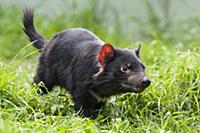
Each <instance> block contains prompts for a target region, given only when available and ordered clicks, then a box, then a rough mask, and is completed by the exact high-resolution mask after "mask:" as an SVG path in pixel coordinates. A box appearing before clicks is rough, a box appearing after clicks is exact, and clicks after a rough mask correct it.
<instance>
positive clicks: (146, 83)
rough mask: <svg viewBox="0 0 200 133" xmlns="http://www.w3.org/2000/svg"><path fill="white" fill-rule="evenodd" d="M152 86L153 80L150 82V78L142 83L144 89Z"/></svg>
mask: <svg viewBox="0 0 200 133" xmlns="http://www.w3.org/2000/svg"><path fill="white" fill-rule="evenodd" d="M150 84H151V80H149V79H148V78H144V80H143V81H142V86H143V87H145V88H146V87H148V86H149V85H150Z"/></svg>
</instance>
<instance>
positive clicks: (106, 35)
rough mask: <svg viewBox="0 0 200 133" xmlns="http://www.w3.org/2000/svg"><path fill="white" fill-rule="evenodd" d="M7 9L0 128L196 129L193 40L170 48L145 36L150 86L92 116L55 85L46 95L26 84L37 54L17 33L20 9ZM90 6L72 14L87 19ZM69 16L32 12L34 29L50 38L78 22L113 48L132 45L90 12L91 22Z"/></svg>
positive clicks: (1, 35)
mask: <svg viewBox="0 0 200 133" xmlns="http://www.w3.org/2000/svg"><path fill="white" fill-rule="evenodd" d="M10 9H12V10H8V11H7V12H5V11H4V8H0V11H1V12H0V18H1V20H2V22H1V23H0V25H1V26H0V27H1V28H0V50H1V52H0V105H1V106H0V132H2V133H4V132H12V133H18V132H34V133H35V132H36V133H37V132H48V133H51V132H52V133H53V132H69V133H70V132H86V133H90V132H91V133H93V132H105V133H107V132H141V133H143V132H191V133H195V132H196V133H198V132H200V47H199V46H198V45H197V40H193V39H192V38H191V37H190V38H189V39H188V40H187V41H185V42H188V44H190V45H187V46H185V45H184V42H175V44H176V45H175V46H173V45H172V44H171V42H172V41H171V40H166V39H165V38H162V37H156V38H154V39H153V40H152V41H147V40H145V41H144V42H143V44H142V55H141V58H142V60H143V62H144V63H145V64H146V65H147V68H146V71H147V75H148V76H149V77H150V78H151V80H152V85H151V86H150V87H149V88H148V89H146V90H145V91H144V92H142V93H140V94H131V93H126V94H123V95H120V96H113V97H111V98H109V99H108V101H107V104H106V105H105V106H104V107H103V109H102V111H101V112H100V113H99V115H98V117H97V118H96V119H94V120H93V119H88V118H82V117H80V116H78V115H77V113H76V112H75V111H74V109H73V102H72V100H71V96H70V95H69V93H68V92H67V91H66V90H65V89H61V88H59V87H56V88H54V90H53V91H52V92H51V93H50V94H48V95H44V96H41V95H38V94H37V89H38V87H37V86H34V85H32V78H33V76H34V74H35V68H36V65H37V57H38V55H39V53H38V52H37V50H35V49H34V48H32V46H31V44H29V43H28V41H27V38H26V37H25V35H24V34H23V33H22V31H21V21H20V17H19V15H18V16H17V15H16V14H20V9H19V8H16V7H12V8H11V7H10ZM93 10H94V9H90V8H89V9H86V10H84V11H82V12H77V14H79V16H80V17H81V16H82V15H83V16H82V17H83V18H84V17H86V18H89V17H91V16H92V13H91V12H92V11H93ZM72 16H73V15H71V16H65V17H66V20H65V19H63V20H62V21H57V20H58V18H63V17H64V16H63V15H58V16H55V17H53V18H49V20H47V19H45V20H44V19H43V18H42V17H41V16H39V15H38V17H37V16H36V18H37V20H36V23H37V27H38V29H39V31H40V32H41V33H42V34H44V35H45V36H46V37H47V38H50V37H51V35H52V34H54V33H55V32H58V31H59V30H61V29H64V28H65V27H71V26H72V27H74V26H75V27H78V26H82V27H86V28H89V29H90V30H92V31H95V32H96V33H97V34H98V36H100V37H101V38H103V39H104V40H107V41H109V42H111V43H114V44H115V46H116V47H130V48H133V46H134V47H136V46H137V42H135V43H129V41H128V39H127V38H122V39H119V38H120V36H119V35H118V34H116V33H115V31H112V30H111V31H110V30H109V29H106V28H104V27H105V24H104V23H100V22H101V21H102V19H101V17H102V16H101V17H100V18H95V17H96V16H93V17H94V18H93V19H94V20H96V22H93V21H91V22H90V21H89V22H88V23H87V22H86V21H84V22H79V21H78V20H77V19H76V18H74V20H73V19H71V23H70V22H69V20H67V18H70V17H72ZM59 20H60V19H59ZM65 21H66V22H68V23H67V24H66V23H65ZM73 22H74V23H73ZM3 24H4V25H3ZM117 25H118V24H117ZM113 26H114V27H115V26H116V25H113ZM2 27H3V28H2ZM102 28H104V29H102ZM111 28H113V27H111ZM119 30H120V29H117V31H119ZM110 38H111V40H109V39H110ZM188 48H190V49H188Z"/></svg>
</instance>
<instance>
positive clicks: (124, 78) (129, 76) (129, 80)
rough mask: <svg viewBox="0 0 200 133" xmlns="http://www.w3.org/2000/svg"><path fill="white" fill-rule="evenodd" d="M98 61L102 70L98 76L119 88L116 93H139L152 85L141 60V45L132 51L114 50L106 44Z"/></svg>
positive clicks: (100, 52)
mask: <svg viewBox="0 0 200 133" xmlns="http://www.w3.org/2000/svg"><path fill="white" fill-rule="evenodd" d="M97 60H98V62H99V64H100V66H101V69H102V71H101V73H100V74H99V75H98V76H99V77H101V78H106V79H109V81H110V83H113V86H115V87H116V86H117V87H116V88H115V89H116V92H135V93H139V92H142V91H143V90H144V89H145V88H147V87H148V86H149V85H150V84H151V81H150V80H149V78H148V77H147V76H146V75H145V66H144V65H143V63H142V62H141V60H140V45H139V47H138V48H137V49H136V50H134V51H130V50H125V49H114V48H113V46H112V45H110V44H104V45H103V46H102V47H101V49H100V51H99V54H98V56H97ZM97 78H98V77H97ZM108 89H109V88H108Z"/></svg>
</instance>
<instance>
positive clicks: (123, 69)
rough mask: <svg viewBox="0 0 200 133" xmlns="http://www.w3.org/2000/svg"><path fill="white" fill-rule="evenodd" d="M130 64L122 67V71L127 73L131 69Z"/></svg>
mask: <svg viewBox="0 0 200 133" xmlns="http://www.w3.org/2000/svg"><path fill="white" fill-rule="evenodd" d="M129 68H130V64H127V65H124V66H122V67H121V71H122V72H124V73H127V72H128V71H129Z"/></svg>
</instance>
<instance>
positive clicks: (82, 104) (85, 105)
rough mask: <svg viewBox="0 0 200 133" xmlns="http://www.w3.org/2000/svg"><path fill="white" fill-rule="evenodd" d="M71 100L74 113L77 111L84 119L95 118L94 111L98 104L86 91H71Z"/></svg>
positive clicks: (78, 89) (81, 89)
mask: <svg viewBox="0 0 200 133" xmlns="http://www.w3.org/2000/svg"><path fill="white" fill-rule="evenodd" d="M73 100H74V103H75V110H76V111H79V113H80V114H83V115H84V116H85V117H95V116H94V115H95V112H94V109H95V107H96V105H97V104H98V100H97V99H96V98H95V97H94V96H92V95H91V94H90V92H89V91H88V90H86V89H85V88H77V89H75V90H74V91H73Z"/></svg>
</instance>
